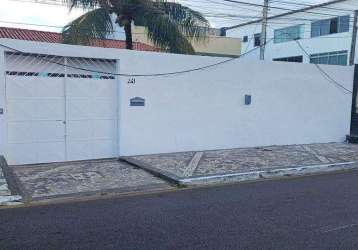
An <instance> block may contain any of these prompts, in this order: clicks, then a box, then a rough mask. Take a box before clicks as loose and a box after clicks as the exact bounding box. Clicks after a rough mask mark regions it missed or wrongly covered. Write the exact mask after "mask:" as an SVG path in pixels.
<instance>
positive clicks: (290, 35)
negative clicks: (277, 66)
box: [224, 0, 358, 65]
mask: <svg viewBox="0 0 358 250" xmlns="http://www.w3.org/2000/svg"><path fill="white" fill-rule="evenodd" d="M356 9H358V4H357V1H356V0H335V1H330V2H327V3H323V4H317V5H314V6H309V7H306V8H303V9H299V10H295V11H291V12H288V13H283V14H279V15H276V16H271V17H269V18H268V25H267V45H266V46H265V60H270V61H286V62H304V63H309V62H310V63H318V64H334V65H347V64H348V63H349V57H350V51H351V43H352V32H353V18H354V11H355V10H356ZM261 25H262V19H259V20H255V21H251V22H248V23H243V24H240V25H236V26H232V27H227V28H224V29H225V30H226V33H227V35H228V36H229V37H236V38H241V39H242V51H241V53H242V54H243V53H245V52H248V51H251V50H253V49H254V48H255V47H259V46H260V40H261V35H260V33H261ZM294 40H298V41H299V44H298V43H297V42H296V41H294ZM300 45H301V46H302V48H303V49H302V48H300ZM357 50H358V48H357ZM357 50H356V52H357ZM305 51H306V52H305ZM306 53H307V54H308V55H307V54H306ZM356 54H357V55H358V53H356ZM245 58H246V59H250V60H259V58H260V49H259V48H258V49H257V50H253V51H252V52H250V53H248V54H247V55H245ZM355 62H356V63H357V62H358V60H357V56H356V57H355Z"/></svg>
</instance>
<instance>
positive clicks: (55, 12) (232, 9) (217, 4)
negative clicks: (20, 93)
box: [0, 0, 327, 31]
mask: <svg viewBox="0 0 358 250" xmlns="http://www.w3.org/2000/svg"><path fill="white" fill-rule="evenodd" d="M243 1H246V2H252V3H258V4H262V3H263V0H243ZM286 1H290V2H301V3H307V4H314V3H318V2H325V1H327V0H286ZM1 2H2V3H1V8H0V25H1V26H11V27H24V28H31V29H37V30H50V31H58V30H59V29H56V28H51V27H39V26H28V25H20V24H9V23H4V22H1V21H6V22H18V23H19V22H20V23H35V24H41V25H52V26H64V25H65V24H66V23H68V22H69V21H71V20H73V19H74V18H76V17H78V16H80V15H81V14H82V11H81V10H76V9H75V10H73V11H72V12H69V11H68V9H67V7H66V6H55V5H45V4H36V3H29V2H17V1H11V0H1ZM178 2H180V3H182V4H184V5H186V6H188V7H191V8H193V9H195V10H198V11H200V12H202V13H203V14H204V15H206V16H207V18H208V20H209V21H210V23H211V25H212V26H213V27H222V26H230V25H235V24H238V23H241V22H244V21H247V20H248V17H247V16H250V17H254V16H258V15H260V11H261V10H260V9H259V8H256V7H252V6H242V5H237V4H235V3H228V2H224V1H222V0H178ZM273 4H275V5H276V6H278V5H279V4H278V3H274V0H273ZM284 7H285V8H295V6H294V5H285V6H284ZM296 8H297V6H296ZM228 14H229V15H235V17H232V16H228ZM272 14H277V10H274V9H273V10H272Z"/></svg>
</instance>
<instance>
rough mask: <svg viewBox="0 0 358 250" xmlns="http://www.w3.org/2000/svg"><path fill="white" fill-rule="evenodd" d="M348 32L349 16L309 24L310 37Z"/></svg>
mask: <svg viewBox="0 0 358 250" xmlns="http://www.w3.org/2000/svg"><path fill="white" fill-rule="evenodd" d="M348 31H349V16H340V17H336V18H332V19H326V20H319V21H315V22H313V23H312V24H311V37H318V36H325V35H329V34H335V33H342V32H348Z"/></svg>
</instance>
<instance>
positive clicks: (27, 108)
mask: <svg viewBox="0 0 358 250" xmlns="http://www.w3.org/2000/svg"><path fill="white" fill-rule="evenodd" d="M210 65H211V66H210ZM258 68H259V69H260V70H259V72H257V69H258ZM322 69H323V70H324V71H325V72H326V73H327V74H329V75H330V76H331V77H332V78H334V79H335V81H337V82H338V83H340V84H341V87H338V86H337V85H336V84H333V83H332V82H329V81H327V79H326V78H324V77H322V74H321V72H320V71H318V70H317V68H316V67H315V66H314V65H311V64H297V65H296V66H295V70H292V65H291V64H288V63H284V62H277V63H272V62H262V61H256V62H245V61H243V60H242V58H236V59H233V60H230V61H228V60H227V59H224V58H218V57H207V56H192V55H190V56H189V55H178V54H170V53H158V52H147V51H133V50H125V49H116V48H100V47H89V46H74V45H66V44H59V43H43V42H34V41H21V40H15V39H0V75H2V76H3V77H0V155H4V156H5V158H6V159H7V161H8V163H9V164H10V165H21V164H32V163H46V162H63V161H76V160H86V159H101V158H112V157H118V156H130V155H143V154H156V153H169V152H186V151H204V150H214V149H225V148H239V147H256V146H269V145H289V144H309V143H325V142H343V141H344V140H345V137H346V135H348V134H349V133H350V120H351V119H350V118H351V110H352V108H351V105H352V93H351V92H352V89H353V71H354V68H353V67H340V66H332V65H322ZM180 72H181V73H180ZM322 89H324V90H325V91H322Z"/></svg>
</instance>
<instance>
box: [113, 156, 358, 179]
mask: <svg viewBox="0 0 358 250" xmlns="http://www.w3.org/2000/svg"><path fill="white" fill-rule="evenodd" d="M120 159H121V160H123V161H125V162H127V163H129V164H131V165H134V166H136V167H138V168H141V169H143V170H145V171H148V172H149V173H151V174H153V175H154V176H157V177H159V178H162V179H164V180H166V181H169V182H171V183H173V184H176V185H183V186H198V185H209V184H221V183H235V182H245V181H255V180H265V179H275V178H284V177H294V176H304V175H310V174H320V173H322V174H323V173H330V172H337V171H345V170H352V169H358V162H355V161H352V162H342V163H330V164H321V165H311V166H293V167H288V168H276V169H275V168H274V167H273V168H271V169H269V170H261V171H252V172H244V173H230V174H216V175H208V176H194V177H190V178H183V177H180V176H177V175H174V174H172V173H169V172H168V171H164V170H161V169H158V168H156V167H152V166H150V165H148V164H146V163H143V162H141V161H138V160H135V159H132V158H131V157H121V158H120Z"/></svg>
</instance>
